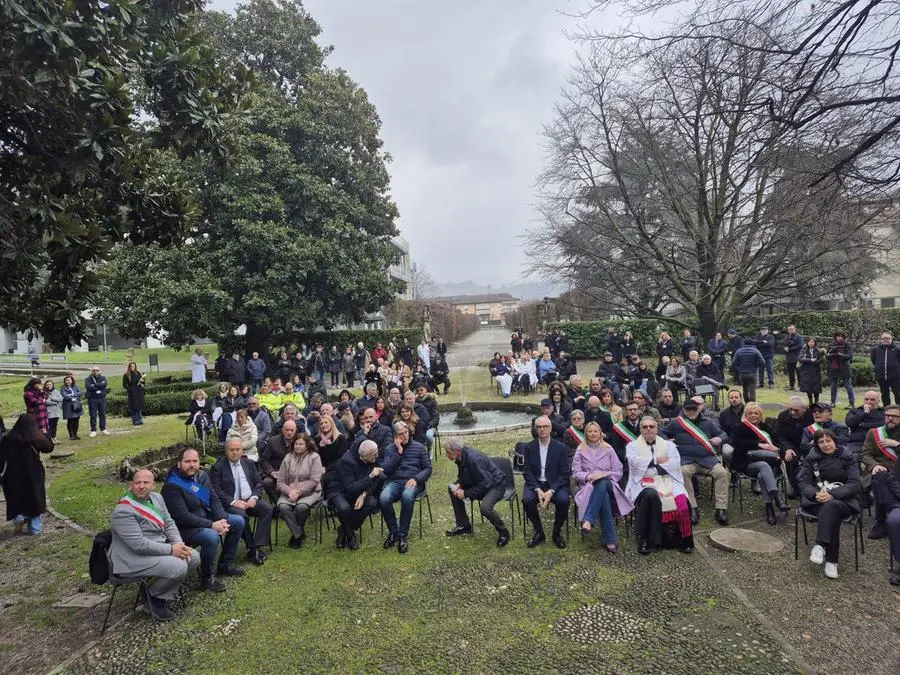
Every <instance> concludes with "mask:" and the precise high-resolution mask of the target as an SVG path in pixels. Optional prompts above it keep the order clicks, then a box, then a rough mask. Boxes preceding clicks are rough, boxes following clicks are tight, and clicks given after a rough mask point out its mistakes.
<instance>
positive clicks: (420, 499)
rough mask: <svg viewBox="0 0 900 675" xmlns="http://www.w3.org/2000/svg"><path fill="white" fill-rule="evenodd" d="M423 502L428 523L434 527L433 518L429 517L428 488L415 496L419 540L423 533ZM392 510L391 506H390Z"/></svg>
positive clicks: (382, 533)
mask: <svg viewBox="0 0 900 675" xmlns="http://www.w3.org/2000/svg"><path fill="white" fill-rule="evenodd" d="M423 501H424V502H425V505H426V506H427V507H428V522H429V523H431V524H432V525H434V517H433V516H432V515H431V499H429V497H428V488H425V489H424V490H422V492H420V493H419V494H417V495H416V504H417V505H418V507H419V539H421V538H422V533H423V532H424V528H423V527H422V526H423V524H424V518H423V515H422V502H423ZM391 506H392V508H393V505H391ZM381 536H382V537H383V536H384V516H382V517H381Z"/></svg>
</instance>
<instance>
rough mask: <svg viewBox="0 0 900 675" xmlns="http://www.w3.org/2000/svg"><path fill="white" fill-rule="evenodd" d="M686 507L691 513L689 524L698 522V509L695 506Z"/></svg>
mask: <svg viewBox="0 0 900 675" xmlns="http://www.w3.org/2000/svg"><path fill="white" fill-rule="evenodd" d="M688 508H689V509H690V513H691V525H696V524H697V523H699V522H700V509H698V508H697V507H696V506H690V507H688Z"/></svg>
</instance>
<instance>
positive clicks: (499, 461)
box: [469, 457, 522, 539]
mask: <svg viewBox="0 0 900 675" xmlns="http://www.w3.org/2000/svg"><path fill="white" fill-rule="evenodd" d="M490 460H491V461H492V462H493V463H494V466H496V467H497V468H498V469H500V470H501V471H502V472H503V476H504V477H505V482H504V484H503V497H501V498H500V501H503V502H508V503H509V518H510V520H511V521H512V527H511V528H510V532H511V535H512V538H513V539H514V538H515V536H516V517H517V515H516V514H517V513H518V518H519V521H521V520H522V508H521V506H519V491H518V490H517V489H516V478H515V475H513V465H512V462H511V461H510V460H508V459H507V458H506V457H491V458H490ZM475 502H479V504H480V503H481V500H480V499H470V500H469V522H470V523H472V524H473V525H474V523H475ZM513 504H515V511H514V510H513ZM479 515H481V522H482V523H483V522H484V515H482V514H481V512H480V511H479Z"/></svg>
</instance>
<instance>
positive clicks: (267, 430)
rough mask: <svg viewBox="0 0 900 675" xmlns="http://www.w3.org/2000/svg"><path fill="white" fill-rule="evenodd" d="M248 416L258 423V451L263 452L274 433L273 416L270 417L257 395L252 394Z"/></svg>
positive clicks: (248, 402)
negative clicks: (261, 405)
mask: <svg viewBox="0 0 900 675" xmlns="http://www.w3.org/2000/svg"><path fill="white" fill-rule="evenodd" d="M247 416H248V417H249V418H250V421H251V422H253V424H254V425H256V433H257V436H256V451H257V452H259V453H262V451H263V448H265V447H266V443H268V442H269V435H270V434H271V433H272V418H271V417H269V413H268V412H267V411H266V410H263V409H262V408H261V407H260V405H259V399H258V398H256V397H255V396H251V397H250V400H249V401H247Z"/></svg>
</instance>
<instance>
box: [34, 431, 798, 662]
mask: <svg viewBox="0 0 900 675" xmlns="http://www.w3.org/2000/svg"><path fill="white" fill-rule="evenodd" d="M525 434H527V432H525ZM522 437H523V434H521V433H519V434H507V435H502V434H492V435H486V436H480V437H478V438H477V439H473V441H472V442H473V444H474V445H476V446H477V447H479V448H480V449H482V450H483V451H485V452H487V453H488V454H492V455H506V452H507V449H508V448H509V447H510V446H511V445H512V444H513V443H514V442H515V441H516V440H519V439H520V438H522ZM181 439H183V425H182V422H181V420H179V419H178V418H177V417H175V416H172V417H164V418H149V419H148V424H147V425H145V426H144V427H138V428H134V427H130V426H127V425H125V424H123V423H121V422H120V423H117V425H116V428H115V429H114V434H113V435H112V436H110V437H103V438H98V439H93V440H89V441H88V442H86V443H82V444H81V445H80V446H78V447H79V452H78V454H77V455H76V457H75V458H74V461H72V460H67V461H69V464H67V468H66V472H65V473H64V474H62V475H61V476H60V477H57V478H56V479H55V480H54V481H53V484H52V487H51V490H50V495H51V498H52V501H53V504H54V506H55V507H56V508H57V509H59V510H61V511H63V512H64V513H66V514H67V515H70V516H72V517H74V518H75V519H76V520H77V521H78V522H80V523H82V524H84V525H86V526H88V527H91V528H94V529H100V528H103V527H106V524H107V522H108V515H109V512H110V511H111V509H112V507H113V505H114V504H115V501H116V499H117V498H118V496H119V495H120V494H121V492H122V490H123V488H124V486H123V484H121V483H118V482H117V481H115V479H114V477H113V470H114V468H115V466H116V464H117V463H118V461H119V460H120V459H121V458H122V457H123V456H125V455H129V454H133V452H134V451H135V450H137V449H140V448H143V447H146V446H148V445H153V446H158V445H164V444H167V443H171V442H175V441H178V440H181ZM454 477H455V467H454V466H453V465H452V464H451V463H450V462H449V461H448V460H447V459H446V458H444V457H441V458H439V460H438V461H437V462H436V465H435V471H434V475H433V476H432V478H431V480H430V481H429V485H430V487H431V490H430V498H431V506H432V512H433V516H434V524H433V525H432V524H430V523H429V520H428V515H427V509H426V512H425V513H424V516H425V518H424V523H425V525H424V529H425V532H424V538H422V539H419V537H418V513H417V514H416V516H415V517H414V519H413V528H412V535H413V536H412V538H411V548H410V552H409V553H408V554H407V555H405V556H400V555H399V554H398V553H397V552H396V550H389V551H385V550H383V549H382V546H381V543H382V538H381V535H380V532H379V525H380V519H379V517H377V516H376V517H375V518H374V521H373V523H374V529H370V527H369V526H368V525H366V526H364V529H363V536H364V541H363V546H362V548H361V549H360V550H359V551H357V552H355V553H352V552H350V551H347V550H344V551H340V550H337V549H336V548H335V546H334V533H333V531H327V530H326V533H325V542H324V545H317V544H315V543H314V541H313V536H312V533H313V528H312V525H311V524H310V526H309V527H308V533H309V535H310V536H309V539H308V540H307V543H306V545H305V546H304V548H303V549H301V550H299V551H296V550H291V549H287V548H286V547H285V541H286V538H287V530H286V529H285V528H284V527H282V528H281V531H280V535H281V545H280V546H279V547H277V548H276V549H275V551H274V553H273V554H272V555H271V557H270V558H269V560H268V561H267V563H266V564H265V565H264V566H263V567H259V568H257V567H252V566H249V565H248V566H247V567H246V569H247V576H246V577H244V578H243V579H240V580H229V581H228V585H229V591H228V592H227V593H226V594H225V595H224V596H212V595H210V594H201V593H194V592H192V593H191V595H190V599H189V602H188V608H187V614H186V616H185V617H184V618H183V619H182V620H180V621H178V622H176V623H175V624H173V625H162V626H158V627H156V628H154V630H153V631H131V630H128V631H124V632H122V633H121V634H119V635H114V636H111V637H109V638H108V639H107V640H106V641H105V642H104V643H103V645H102V646H101V647H100V648H99V649H98V650H95V651H93V652H92V653H90V654H89V655H88V657H86V659H85V660H84V661H83V662H82V666H84V668H83V669H82V670H77V669H76V670H75V671H74V672H90V671H91V670H92V669H93V668H96V669H102V667H103V666H102V665H101V664H103V663H105V662H106V660H107V659H115V664H116V667H117V668H121V669H137V670H141V671H148V672H171V664H172V663H174V662H177V663H178V664H179V671H180V672H201V671H202V672H234V669H235V663H234V658H235V654H234V651H233V649H232V648H231V647H232V646H233V645H234V644H235V641H237V642H239V643H240V644H241V646H242V649H241V654H242V656H241V665H240V670H241V671H243V672H253V671H264V672H271V673H282V672H284V673H287V672H296V671H297V669H298V668H301V669H302V670H303V672H329V671H331V672H334V671H341V672H371V671H381V670H388V671H391V672H400V671H407V670H417V671H427V672H460V671H466V672H533V671H538V670H543V669H547V668H550V667H551V666H552V667H553V668H554V669H558V670H563V671H572V670H575V669H577V667H578V664H580V663H582V662H583V661H584V659H587V660H588V661H586V662H591V663H594V662H602V663H604V664H606V665H605V668H607V669H608V670H610V671H617V672H637V671H638V670H641V669H643V668H645V667H647V664H651V663H654V662H655V663H657V664H658V669H659V668H662V669H666V667H667V666H668V669H669V671H670V672H680V671H681V669H687V668H689V665H690V663H691V661H692V659H696V658H703V659H706V662H707V663H708V664H709V665H710V667H715V669H716V670H717V671H718V672H750V673H752V672H760V673H762V672H793V670H794V669H793V666H792V665H791V664H790V663H789V662H787V661H785V660H783V659H784V658H786V657H784V656H783V655H782V654H781V653H780V651H779V649H778V646H777V644H775V643H774V642H772V641H771V640H769V639H767V638H766V636H765V635H764V634H763V633H762V631H761V630H760V628H759V626H758V625H757V623H756V620H755V618H754V617H753V616H752V615H750V614H749V613H748V612H747V611H746V610H745V609H744V608H743V607H742V606H741V605H740V603H739V602H738V601H737V599H736V598H734V597H733V596H732V595H731V594H730V593H729V592H728V591H727V589H726V588H725V587H723V586H722V585H721V583H720V582H718V581H717V580H716V578H715V577H714V576H713V575H709V574H708V573H706V572H705V571H704V569H703V566H704V563H703V560H702V558H701V557H700V556H699V555H695V556H683V555H680V554H677V553H675V552H667V553H660V554H658V555H654V556H651V557H650V558H643V557H640V556H637V555H636V553H635V551H634V545H633V543H632V541H631V540H630V539H629V538H628V537H626V536H625V533H624V530H622V550H623V552H622V553H621V554H620V555H619V556H615V557H613V556H609V555H608V554H605V553H604V552H602V551H601V549H600V546H599V544H598V542H597V541H596V540H589V541H588V542H587V543H586V544H582V543H580V542H579V541H578V536H577V534H576V532H577V530H576V526H575V525H574V523H573V530H572V534H571V540H570V544H571V546H570V548H569V550H567V551H558V550H557V549H555V548H554V547H553V546H552V544H549V543H548V544H545V545H544V546H542V547H540V548H538V549H535V550H528V549H526V548H525V545H524V540H523V531H522V529H521V525H520V524H518V523H517V524H516V531H515V535H516V539H515V540H514V541H513V542H512V543H511V544H510V545H509V546H508V547H507V548H506V549H503V550H500V549H497V548H496V546H495V545H494V541H495V539H496V534H495V532H494V530H493V529H492V528H491V527H490V526H488V525H482V524H481V522H480V520H479V518H478V516H477V515H476V521H475V527H476V533H475V536H473V537H463V538H458V539H448V538H446V537H445V536H444V535H443V532H444V530H446V529H448V528H449V527H451V526H452V525H453V521H452V510H451V508H450V504H449V498H448V497H447V494H446V487H445V486H446V485H447V484H448V483H449V482H450V481H451V480H452V479H453V478H454ZM705 492H706V491H705ZM423 506H424V504H423ZM499 509H500V513H501V514H503V515H504V517H507V518H508V514H509V509H508V505H506V504H501V505H500V506H499ZM707 512H709V510H708V509H707ZM752 515H753V512H752V511H751V510H750V509H748V511H747V513H746V514H745V516H744V517H745V518H749V517H751V516H752ZM756 515H758V514H756ZM735 519H736V520H737V519H738V517H737V514H735ZM547 527H548V530H549V523H548V525H547ZM241 549H242V550H243V546H242V547H241ZM76 553H77V554H78V555H82V554H83V552H82V551H76ZM82 564H83V563H82ZM673 576H677V577H678V578H679V579H682V580H686V582H685V581H681V582H679V584H678V586H677V588H676V590H675V592H674V595H673V589H672V588H670V587H669V586H670V584H669V582H668V581H667V579H670V578H671V577H673ZM663 593H664V594H666V597H667V602H668V603H669V604H668V606H667V607H666V608H665V609H664V608H662V607H658V606H654V605H653V603H648V602H647V598H650V597H658V596H659V594H663ZM126 603H127V599H123V601H122V604H121V606H120V607H119V610H118V611H119V612H121V611H123V610H124V608H125V607H126ZM601 603H602V605H604V606H605V609H604V608H601V609H600V610H594V609H590V608H592V607H596V606H597V605H599V604H601ZM586 607H587V608H588V609H586V610H585V609H583V608H586ZM673 608H675V609H673ZM578 610H582V611H587V612H593V611H609V612H613V615H612V618H611V619H610V625H609V626H607V630H609V631H611V633H617V631H620V630H621V626H618V627H617V624H619V623H621V622H622V621H626V622H627V621H633V622H634V626H635V628H634V629H633V630H635V631H637V632H636V633H635V635H637V636H639V638H640V644H638V645H637V649H630V648H626V643H627V641H628V640H630V639H632V638H631V637H622V636H621V635H620V636H619V637H617V638H615V639H612V640H607V641H598V642H590V641H588V642H581V641H579V640H575V639H573V638H572V635H571V631H572V630H573V629H572V627H571V626H573V625H578V622H579V621H581V620H582V617H580V615H579V614H576V615H574V616H570V615H571V614H572V613H573V612H576V611H578ZM723 624H726V625H730V626H740V627H745V628H747V629H748V630H750V631H754V640H753V642H750V641H747V643H746V644H743V645H742V644H740V643H739V644H737V645H736V646H731V647H729V650H728V651H727V652H726V651H723V650H722V648H721V646H720V633H719V631H720V629H721V628H722V626H723ZM187 626H189V630H188V629H186V627H187ZM567 626H568V627H567ZM688 626H690V627H691V628H690V630H688V628H687V627H688ZM693 627H698V628H699V629H701V630H700V633H699V635H698V634H696V633H695V632H694V630H693ZM757 633H758V634H757ZM651 644H652V645H655V646H654V647H653V648H650V647H649V646H648V647H645V646H643V645H651ZM735 656H741V657H742V659H743V660H742V661H741V665H740V668H738V667H736V666H735V665H734V664H735V661H734V658H735ZM676 663H678V664H680V665H679V668H678V669H674V670H673V669H672V666H673V665H674V664H676ZM88 664H90V666H91V667H87V665H88ZM300 664H302V665H300Z"/></svg>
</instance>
